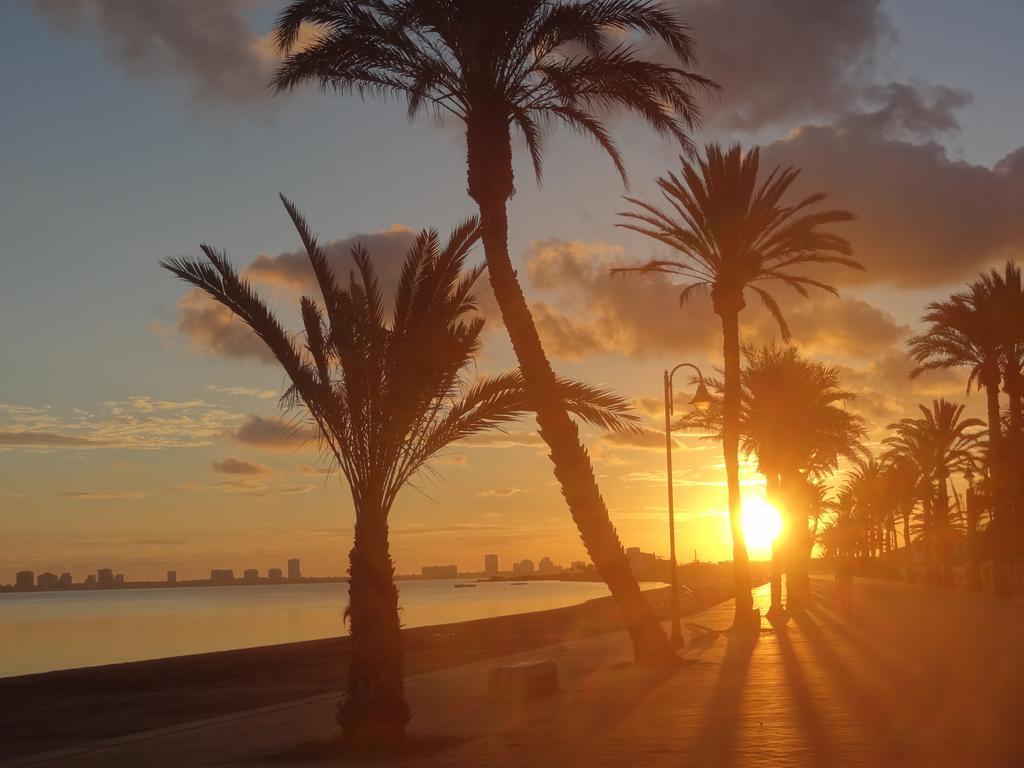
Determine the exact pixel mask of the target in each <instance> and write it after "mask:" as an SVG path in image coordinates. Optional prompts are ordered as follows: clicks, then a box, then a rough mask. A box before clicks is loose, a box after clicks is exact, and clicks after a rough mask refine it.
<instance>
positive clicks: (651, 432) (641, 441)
mask: <svg viewBox="0 0 1024 768" xmlns="http://www.w3.org/2000/svg"><path fill="white" fill-rule="evenodd" d="M601 440H603V441H604V442H606V443H610V444H612V445H616V446H619V447H621V448H642V449H644V450H657V451H662V452H664V450H665V433H664V432H659V431H658V430H656V429H650V428H649V427H645V428H644V429H643V431H641V432H605V433H603V434H602V435H601ZM672 446H673V447H675V448H678V447H679V443H677V442H676V440H675V439H673V440H672Z"/></svg>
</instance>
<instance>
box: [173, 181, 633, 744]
mask: <svg viewBox="0 0 1024 768" xmlns="http://www.w3.org/2000/svg"><path fill="white" fill-rule="evenodd" d="M282 199H283V200H284V203H285V207H286V208H287V210H288V214H289V216H290V217H291V219H292V222H293V223H294V224H295V227H296V229H297V230H298V233H299V236H300V238H301V240H302V243H303V246H304V247H305V250H306V254H307V255H308V257H309V260H310V264H311V265H312V268H313V273H314V274H315V276H316V280H317V283H318V285H319V288H320V292H321V295H322V303H320V302H319V301H317V300H316V299H314V298H311V297H308V296H305V297H303V298H302V301H301V316H302V324H303V327H304V332H305V345H304V347H301V346H299V345H297V344H296V342H295V341H294V340H293V339H292V338H291V336H290V335H289V334H288V333H287V332H286V331H285V329H284V327H283V326H282V325H281V323H280V322H279V321H278V320H277V318H276V317H275V316H274V314H273V313H272V312H271V311H270V309H269V308H268V307H267V305H266V304H265V303H264V301H263V300H262V299H261V298H260V297H259V296H258V295H257V293H256V292H255V291H254V289H253V287H252V286H251V285H250V284H249V283H248V281H246V280H245V279H244V278H242V277H240V276H239V275H238V273H237V271H236V270H235V269H234V267H233V266H232V265H231V264H230V262H229V261H228V260H227V257H226V255H225V254H224V253H223V252H220V251H217V250H215V249H213V248H211V247H209V246H206V245H204V246H203V247H202V250H203V253H204V254H205V256H206V258H205V260H203V259H190V258H186V257H180V258H170V259H165V260H164V261H162V262H161V266H163V267H164V268H166V269H168V270H169V271H171V272H173V273H174V274H175V275H177V276H178V277H180V278H181V279H182V280H184V281H186V282H187V283H189V284H191V285H193V286H196V287H198V288H200V289H202V290H203V291H205V292H206V293H207V294H209V295H210V296H211V297H213V298H214V299H215V300H216V301H219V302H220V303H221V304H223V305H224V306H226V307H227V308H228V309H230V310H231V311H232V312H233V313H234V314H235V315H236V316H237V317H239V318H240V319H241V320H242V322H244V323H245V324H246V325H247V326H248V327H249V328H251V329H252V330H253V332H254V333H255V334H256V335H257V336H258V337H259V338H260V339H261V340H262V341H263V342H264V343H265V344H266V345H267V347H268V348H269V349H270V351H271V352H272V353H273V354H274V357H275V358H276V359H277V360H278V362H279V363H280V364H281V366H282V367H283V368H284V370H285V373H286V374H287V376H288V378H289V379H290V381H291V386H290V388H289V389H288V391H287V392H286V394H285V395H284V397H283V398H282V403H283V404H284V405H285V406H287V407H300V406H301V407H302V408H304V411H305V413H306V414H307V416H308V418H310V419H311V420H312V421H313V422H315V424H316V426H317V427H318V428H319V433H320V437H321V442H322V446H323V447H324V448H325V450H326V452H327V454H328V456H329V457H330V458H331V459H332V460H333V461H334V462H336V463H337V466H338V467H339V468H340V470H341V472H342V474H343V475H344V476H345V479H346V480H347V481H348V485H349V489H350V491H351V494H352V502H353V505H354V507H355V513H356V522H355V536H354V541H353V546H352V550H351V553H350V555H349V576H350V580H349V606H348V608H347V610H346V616H347V618H348V620H349V623H350V627H351V634H352V657H351V662H350V665H349V677H348V685H347V691H346V695H345V698H344V699H343V700H342V701H341V702H340V703H339V706H338V720H339V722H340V723H341V725H342V726H343V728H344V733H345V736H346V738H347V739H350V740H351V741H353V742H356V743H359V744H361V745H364V746H369V747H374V748H377V747H385V748H386V747H389V746H394V745H395V744H396V742H397V741H398V740H400V739H401V738H402V736H403V734H404V731H405V726H406V724H407V722H408V720H409V710H408V707H407V706H406V702H405V696H404V688H403V665H402V647H401V636H400V627H401V625H400V621H399V616H398V591H397V589H396V587H395V583H394V567H393V565H392V561H391V555H390V552H389V545H388V514H389V512H390V511H391V507H392V505H393V504H394V501H395V498H396V496H397V495H398V493H399V491H400V490H401V489H402V488H403V487H404V486H405V485H406V483H408V481H409V480H410V478H411V477H412V476H413V475H415V474H416V473H417V472H418V471H420V470H421V469H423V468H424V466H425V465H426V463H427V462H428V461H429V459H430V458H431V457H433V456H435V455H436V454H437V452H438V451H440V450H441V449H443V448H445V447H446V446H448V445H451V444H452V443H454V442H457V441H459V440H462V439H464V438H466V437H468V436H469V435H472V434H474V433H476V432H480V431H482V430H486V429H490V428H493V427H496V426H498V425H500V424H502V423H504V422H507V421H509V420H511V419H515V418H518V417H520V416H522V415H523V414H524V413H526V412H528V411H530V410H532V409H533V402H532V395H529V394H528V393H527V390H526V388H525V386H524V384H523V380H522V377H521V376H520V374H519V372H518V371H512V372H509V373H505V374H502V375H500V376H496V377H493V378H484V379H481V380H478V381H476V382H467V381H466V380H465V378H464V371H465V369H466V367H467V366H468V365H469V364H470V363H471V362H472V360H473V357H474V355H475V354H476V353H477V351H478V350H479V347H480V333H481V331H482V330H483V326H484V321H483V319H482V318H480V317H479V316H476V314H475V309H476V304H475V299H474V296H473V294H472V289H473V286H474V284H475V283H476V281H477V279H478V278H479V277H480V275H481V274H482V272H483V267H478V268H475V269H469V270H467V269H466V265H465V261H466V257H467V254H468V253H469V251H470V249H471V248H472V246H473V244H474V243H475V242H476V241H477V239H478V237H479V227H478V224H477V222H476V220H475V219H471V220H469V221H467V222H465V223H464V224H462V225H460V226H459V227H457V228H456V229H455V230H454V231H453V232H452V235H451V237H450V238H449V240H448V242H447V244H445V245H444V246H442V245H441V243H440V241H439V239H438V234H437V232H436V231H434V230H429V231H424V232H422V233H420V235H419V237H418V238H417V240H416V242H415V243H414V245H413V246H412V248H411V249H410V250H409V253H408V255H407V256H406V258H405V263H404V265H403V269H402V273H401V277H400V280H399V283H398V287H397V289H396V292H395V296H394V303H393V313H392V314H393V318H392V319H391V320H390V322H389V321H388V319H387V315H388V312H387V309H386V307H385V303H384V299H383V297H382V295H381V291H380V287H379V285H378V283H377V278H376V275H375V272H374V269H373V264H372V262H371V260H370V255H369V254H368V253H367V252H366V251H365V250H364V249H363V248H362V247H361V246H356V247H355V248H354V249H353V251H352V259H353V260H354V262H355V264H356V267H357V269H358V274H359V276H358V278H357V277H356V276H355V275H353V276H352V277H351V278H350V282H349V284H348V285H347V286H344V285H342V284H341V283H339V281H338V279H337V277H336V276H335V275H334V274H333V272H332V271H331V269H330V268H329V266H328V262H327V256H326V255H325V253H324V251H323V249H322V248H321V247H320V245H319V244H318V242H317V238H316V237H315V236H314V235H313V234H312V233H311V232H310V231H309V228H308V226H307V225H306V222H305V221H304V220H303V219H302V217H301V216H300V215H299V213H298V211H297V210H296V209H295V207H294V205H292V204H291V203H290V202H289V201H288V200H286V199H284V198H282ZM555 387H556V396H557V397H558V398H559V404H560V405H562V406H563V407H565V408H567V409H569V410H570V411H572V412H573V413H575V414H576V415H577V416H579V417H580V418H582V419H584V420H585V421H587V422H589V423H591V424H594V425H595V426H598V427H601V428H608V429H630V428H635V424H636V422H637V419H636V417H635V416H633V415H632V414H631V413H629V405H628V403H627V402H626V401H624V400H623V399H622V398H620V397H618V396H617V395H614V394H612V393H610V392H607V391H604V390H601V389H598V388H595V387H591V386H589V385H585V384H581V383H578V382H573V381H565V380H558V381H556V384H555Z"/></svg>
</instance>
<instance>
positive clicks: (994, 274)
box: [909, 262, 1024, 588]
mask: <svg viewBox="0 0 1024 768" xmlns="http://www.w3.org/2000/svg"><path fill="white" fill-rule="evenodd" d="M1022 317H1024V292H1022V290H1021V278H1020V271H1019V269H1018V268H1017V266H1016V265H1015V264H1013V263H1012V262H1010V263H1008V264H1007V265H1006V267H1005V269H1004V270H1003V271H1002V272H1000V271H999V270H991V271H990V272H986V273H982V274H981V275H979V277H978V278H977V279H976V280H974V281H973V282H971V283H969V284H968V286H967V287H966V289H964V290H962V291H959V292H957V293H955V294H953V295H952V296H950V298H949V299H947V300H946V301H938V302H933V303H931V304H929V305H928V307H927V309H926V311H925V314H924V316H923V317H922V318H921V319H922V321H923V322H925V323H926V324H927V330H926V331H925V332H924V333H922V334H920V335H917V336H914V337H912V338H911V339H910V341H909V347H910V356H911V358H912V359H913V360H915V361H917V363H918V367H917V368H916V369H914V371H912V373H911V377H912V378H913V377H916V376H919V375H921V374H922V373H924V372H926V371H929V370H934V369H948V368H957V367H965V368H967V369H968V370H969V375H968V379H967V391H968V392H970V390H971V388H972V387H973V386H978V387H980V388H984V390H985V396H986V406H987V414H986V416H987V421H988V464H989V472H990V476H991V485H992V497H993V505H994V509H995V520H994V522H995V524H996V525H997V526H999V527H1000V528H1001V529H1002V531H1003V533H1002V535H1000V537H999V540H1000V543H1001V545H1002V546H1003V547H1004V549H1005V548H1006V547H1008V546H1009V545H1010V542H1011V541H1012V540H1013V539H1014V538H1017V537H1019V535H1020V531H1019V530H1016V531H1015V529H1016V528H1019V520H1012V519H1011V518H1010V515H1009V511H1010V509H1011V504H1010V502H1011V500H1013V501H1014V502H1016V506H1018V507H1020V506H1024V504H1022V499H1021V496H1022V495H1024V484H1022V483H1021V481H1020V479H1019V477H1018V476H1019V474H1020V473H1019V472H1017V471H1014V469H1013V468H1012V467H1011V466H1010V465H1011V463H1012V461H1013V458H1012V457H1013V455H1014V453H1015V452H1014V450H1013V449H1014V448H1016V447H1018V446H1019V443H1020V428H1021V415H1020V408H1021V403H1020V399H1021V383H1020V361H1021V349H1022V346H1024V322H1022V320H1021V318H1022ZM1000 383H1003V384H1004V385H1005V390H1006V392H1007V393H1009V395H1010V409H1009V420H1008V422H1009V423H1008V425H1007V426H1008V429H1007V430H1006V432H1004V430H1003V426H1002V425H1003V419H1002V417H1001V412H1000V403H999V390H1000ZM1018 512H1019V511H1018ZM1018 516H1019V514H1018ZM1012 533H1016V534H1017V536H1016V537H1015V536H1013V535H1012ZM1003 554H1004V555H1005V554H1006V552H1004V553H1003ZM998 576H999V577H1000V582H1001V583H1000V587H1001V588H1006V584H1005V580H1004V578H1003V577H1004V576H1005V574H1003V573H1002V572H1001V571H1000V572H999V573H998Z"/></svg>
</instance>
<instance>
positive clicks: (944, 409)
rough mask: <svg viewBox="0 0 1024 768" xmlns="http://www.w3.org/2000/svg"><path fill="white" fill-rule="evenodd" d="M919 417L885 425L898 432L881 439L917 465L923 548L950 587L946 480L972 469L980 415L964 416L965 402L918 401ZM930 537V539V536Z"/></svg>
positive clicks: (950, 541)
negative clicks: (935, 561)
mask: <svg viewBox="0 0 1024 768" xmlns="http://www.w3.org/2000/svg"><path fill="white" fill-rule="evenodd" d="M918 408H919V409H920V411H921V414H922V415H921V417H920V418H905V419H901V420H900V421H899V422H897V423H895V424H891V425H890V426H889V428H890V429H892V430H895V432H896V434H895V435H893V436H892V437H889V438H886V440H885V442H886V444H888V445H889V446H891V447H892V448H894V449H895V450H896V452H897V453H898V454H900V455H903V456H906V457H913V461H915V462H917V463H918V464H919V465H920V470H919V471H920V474H921V477H922V478H923V480H924V482H923V483H922V486H921V488H922V494H923V496H922V501H923V508H922V514H923V521H922V522H923V525H924V532H925V538H926V541H925V546H926V547H928V548H929V550H930V551H931V552H933V554H934V557H935V559H937V560H938V562H939V565H940V566H941V573H940V575H939V582H940V583H941V584H942V585H943V586H951V585H952V576H953V568H952V562H951V556H952V545H953V539H954V532H955V531H954V525H953V520H952V518H951V514H950V506H949V478H950V476H951V475H952V474H953V473H955V472H960V473H963V472H965V471H967V470H968V469H969V468H973V466H974V463H975V461H976V460H977V449H978V445H979V441H980V438H981V434H980V433H979V432H977V431H971V430H974V429H975V428H977V427H981V428H984V426H985V422H983V421H982V420H981V419H973V418H968V419H965V418H962V417H963V411H964V406H963V405H962V404H955V403H950V402H949V401H947V400H944V399H941V398H940V399H938V400H934V401H933V402H932V406H931V408H928V407H926V406H924V405H919V406H918ZM929 539H930V540H929Z"/></svg>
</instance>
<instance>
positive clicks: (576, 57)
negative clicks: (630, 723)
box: [272, 0, 713, 664]
mask: <svg viewBox="0 0 1024 768" xmlns="http://www.w3.org/2000/svg"><path fill="white" fill-rule="evenodd" d="M307 24H310V25H314V26H315V28H316V29H317V34H318V36H317V39H316V40H315V41H313V43H312V44H311V45H309V46H308V47H305V48H303V49H302V50H294V49H293V47H294V46H295V44H296V42H297V40H298V39H299V35H300V31H301V30H302V28H303V25H307ZM633 33H639V34H644V35H652V36H655V37H657V38H659V39H660V40H661V41H662V42H663V43H664V45H665V46H666V48H667V50H668V53H669V55H671V56H672V57H673V58H674V59H675V60H676V61H677V62H678V65H677V66H671V65H667V64H660V63H657V62H653V61H647V60H644V59H643V58H641V57H640V56H639V53H638V50H637V49H636V48H635V47H633V45H632V44H631V43H629V42H623V41H624V40H626V39H627V37H626V35H629V34H633ZM276 40H277V44H278V47H279V48H280V49H281V50H282V51H283V52H286V53H287V54H288V55H287V58H286V59H285V61H284V63H283V64H282V65H281V67H280V69H279V70H278V72H277V74H276V76H275V77H274V80H273V83H272V87H273V88H274V89H275V90H277V91H282V90H286V89H290V88H293V87H295V86H297V85H299V84H301V83H306V82H315V83H318V84H320V85H321V86H322V87H323V88H325V89H326V88H332V89H335V90H339V91H343V92H347V93H348V92H356V93H358V94H360V95H372V96H385V97H389V96H395V97H399V98H403V99H405V101H406V103H407V105H408V108H409V115H410V117H412V116H414V115H416V114H418V113H420V112H422V111H423V110H424V109H425V108H426V109H431V110H433V111H434V112H435V113H437V114H438V115H445V116H449V117H454V118H457V119H458V120H461V121H462V123H463V124H464V126H465V130H466V161H467V180H468V191H469V195H470V197H471V198H472V199H473V200H474V201H475V202H476V204H477V206H478V209H479V212H480V221H481V234H482V239H483V244H484V253H485V256H486V259H487V267H488V277H489V279H490V282H491V286H492V288H493V289H494V295H495V298H496V299H497V302H498V306H499V308H500V310H501V316H502V319H503V321H504V324H505V328H506V329H507V330H508V334H509V337H510V339H511V341H512V346H513V349H514V350H515V353H516V357H517V359H518V361H519V367H520V369H521V370H522V372H523V379H524V381H525V383H526V386H527V387H528V388H529V391H530V393H531V397H532V402H533V404H534V408H535V409H536V417H537V422H538V424H539V426H540V434H541V437H542V438H543V439H544V442H545V443H547V445H548V447H549V448H550V457H551V461H552V463H553V464H554V468H555V475H556V477H557V478H558V481H559V483H560V484H561V488H562V494H563V496H564V497H565V500H566V503H567V504H568V506H569V510H570V512H571V513H572V516H573V520H574V521H575V523H576V526H577V528H578V529H579V532H580V536H581V537H582V539H583V542H584V544H585V545H586V547H587V550H588V552H589V554H590V556H591V559H592V560H593V562H594V565H595V566H596V568H597V571H598V572H599V573H600V575H601V577H602V578H603V579H604V580H605V582H607V584H608V587H609V589H610V590H611V592H612V594H613V596H614V597H615V599H616V601H617V602H618V605H619V608H620V609H621V610H622V612H623V614H624V616H625V620H626V624H627V627H628V628H629V632H630V635H631V638H632V641H633V648H634V654H635V656H636V658H637V660H638V661H641V662H646V663H657V664H660V663H675V661H676V657H675V654H674V653H673V652H672V649H671V646H670V645H669V643H668V638H667V637H666V636H665V633H664V632H663V631H662V629H661V626H660V624H659V623H658V621H657V617H656V616H655V614H654V612H653V611H652V610H651V607H650V606H649V605H648V603H647V601H646V600H645V599H644V597H643V596H642V594H641V592H640V588H639V586H638V584H637V582H636V579H635V577H634V576H633V574H632V573H631V571H630V570H629V564H628V561H627V560H626V556H625V552H624V551H623V549H622V544H621V543H620V541H619V538H618V535H617V534H616V532H615V528H614V527H613V526H612V523H611V520H610V518H609V516H608V508H607V506H606V504H605V502H604V500H603V498H602V497H601V493H600V489H599V488H598V486H597V481H596V479H595V476H594V471H593V467H592V465H591V461H590V457H589V455H588V454H587V451H586V449H585V448H584V446H583V445H582V444H581V442H580V439H579V433H578V429H577V426H576V424H574V423H573V421H572V420H571V419H570V418H569V415H568V413H567V411H566V409H565V407H564V406H563V405H562V403H561V400H560V399H559V397H558V395H557V387H556V377H555V374H554V371H553V370H552V368H551V364H550V362H549V361H548V358H547V355H546V353H545V351H544V348H543V346H542V345H541V341H540V336H539V335H538V333H537V328H536V325H535V324H534V321H533V317H532V315H531V314H530V310H529V308H528V306H527V304H526V299H525V297H524V295H523V291H522V287H521V286H520V285H519V282H518V279H517V277H516V273H515V270H514V269H513V266H512V261H511V259H510V257H509V249H508V215H507V209H506V206H507V203H508V200H509V198H510V197H511V196H512V194H513V192H514V191H515V185H514V178H513V172H512V134H513V132H516V133H518V134H519V135H521V136H522V138H523V139H524V140H525V142H526V145H527V147H528V149H529V151H530V157H531V159H532V161H533V169H534V173H535V175H536V177H537V179H538V181H539V180H540V178H541V171H542V166H543V158H544V152H543V150H544V145H543V140H544V135H545V128H547V127H548V126H550V125H551V124H561V125H564V126H568V127H569V128H571V129H573V130H575V131H577V132H579V133H583V134H586V135H588V136H590V137H592V138H593V139H594V140H595V141H596V142H597V143H598V145H599V146H600V147H601V148H602V149H603V150H604V151H605V152H606V153H607V154H608V155H609V156H610V158H611V160H612V162H613V164H614V165H615V167H616V169H617V170H618V171H619V173H620V174H621V175H622V176H623V179H625V170H624V167H623V163H622V158H621V156H620V154H619V151H618V148H617V147H616V145H615V143H614V141H613V139H612V138H611V136H610V134H609V133H608V131H607V130H606V128H605V126H604V125H603V124H602V123H601V121H600V120H599V119H598V118H597V117H596V116H595V110H598V109H599V110H601V111H605V110H608V109H620V110H625V111H627V112H630V113H633V114H635V115H638V116H639V117H640V118H641V119H643V120H644V121H645V122H647V123H648V124H649V125H650V126H652V127H653V128H654V130H655V131H657V132H658V133H659V134H662V135H665V136H670V137H674V138H675V139H677V140H678V141H679V142H681V143H682V145H683V146H684V147H689V146H690V139H689V131H690V130H692V129H693V127H694V126H695V125H696V123H697V121H698V119H699V109H698V106H697V104H696V101H695V94H696V93H698V92H701V91H705V90H707V89H709V88H712V87H713V85H712V83H711V82H710V81H708V80H706V79H704V78H702V77H700V76H698V75H695V74H693V73H691V72H688V71H686V70H685V69H684V67H686V66H688V65H689V64H690V63H691V62H692V60H693V41H692V40H691V38H690V37H689V35H688V34H687V28H686V26H685V25H684V24H683V23H682V22H681V21H680V20H679V19H678V18H677V17H676V16H675V15H674V14H673V13H671V12H670V11H668V10H666V9H664V8H662V7H661V6H660V5H658V4H657V3H655V2H651V0H568V1H566V2H552V0H503V1H502V2H480V0H298V1H297V2H292V3H291V4H290V5H289V6H288V7H287V8H286V9H285V10H284V11H283V12H282V14H281V16H280V17H279V18H278V21H277V25H276Z"/></svg>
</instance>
